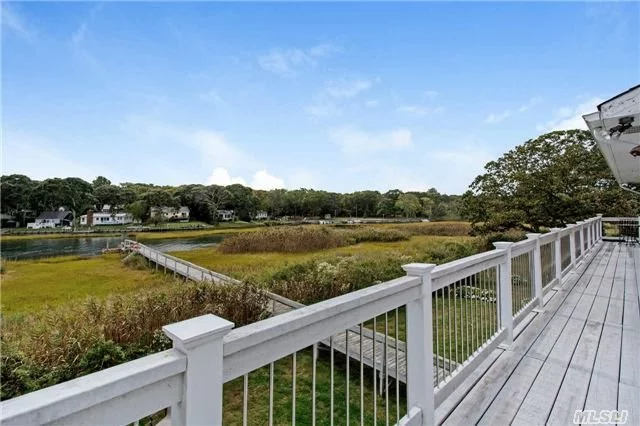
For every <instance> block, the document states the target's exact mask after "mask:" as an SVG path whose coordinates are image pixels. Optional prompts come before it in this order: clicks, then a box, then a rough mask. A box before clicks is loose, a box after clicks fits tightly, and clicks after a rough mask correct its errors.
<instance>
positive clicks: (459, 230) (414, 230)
mask: <svg viewBox="0 0 640 426" xmlns="http://www.w3.org/2000/svg"><path fill="white" fill-rule="evenodd" d="M393 228H394V229H398V230H401V231H405V232H408V233H409V234H411V235H434V236H442V237H462V236H467V235H469V234H470V233H471V225H470V224H469V223H467V222H429V223H407V224H404V225H395V226H394V227H393Z"/></svg>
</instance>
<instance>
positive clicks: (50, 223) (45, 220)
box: [27, 210, 73, 229]
mask: <svg viewBox="0 0 640 426" xmlns="http://www.w3.org/2000/svg"><path fill="white" fill-rule="evenodd" d="M72 220H73V213H71V212H70V211H68V210H58V211H57V212H42V213H40V216H38V217H37V218H36V221H35V222H34V223H29V224H28V225H27V228H33V229H41V228H56V227H58V226H70V225H71V221H72Z"/></svg>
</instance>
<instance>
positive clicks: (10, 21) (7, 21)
mask: <svg viewBox="0 0 640 426" xmlns="http://www.w3.org/2000/svg"><path fill="white" fill-rule="evenodd" d="M0 7H1V8H2V9H1V14H2V26H3V27H5V28H7V29H8V30H9V31H11V32H12V33H14V34H16V35H18V36H19V37H21V38H23V39H25V40H27V41H33V40H34V39H35V38H36V35H37V34H36V31H35V29H34V28H33V27H32V26H31V25H29V23H28V22H27V20H26V19H25V18H24V16H22V15H21V14H20V13H19V12H18V11H17V10H16V8H15V7H14V6H13V5H12V6H9V5H8V4H7V2H2V5H1V6H0Z"/></svg>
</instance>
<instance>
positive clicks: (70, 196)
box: [60, 177, 95, 227]
mask: <svg viewBox="0 0 640 426" xmlns="http://www.w3.org/2000/svg"><path fill="white" fill-rule="evenodd" d="M60 195H61V196H62V199H63V200H64V201H63V202H64V204H65V205H66V206H67V207H68V208H69V209H70V210H71V213H72V214H73V222H72V223H73V226H74V227H75V224H76V216H77V215H78V213H84V212H85V211H86V210H87V209H88V208H89V207H91V205H92V204H93V203H94V202H95V197H94V196H93V187H92V186H91V184H90V183H89V182H87V181H85V180H82V179H80V178H77V177H70V178H65V179H63V192H62V194H60Z"/></svg>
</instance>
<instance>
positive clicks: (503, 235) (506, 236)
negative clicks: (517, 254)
mask: <svg viewBox="0 0 640 426" xmlns="http://www.w3.org/2000/svg"><path fill="white" fill-rule="evenodd" d="M526 238H527V236H526V235H525V232H524V231H521V230H518V229H509V230H508V231H504V232H491V233H489V234H487V235H484V236H482V237H480V239H479V240H478V244H479V248H480V249H481V250H483V251H486V250H493V249H494V246H493V243H496V242H499V241H510V242H513V243H517V242H518V241H522V240H524V239H526Z"/></svg>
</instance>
